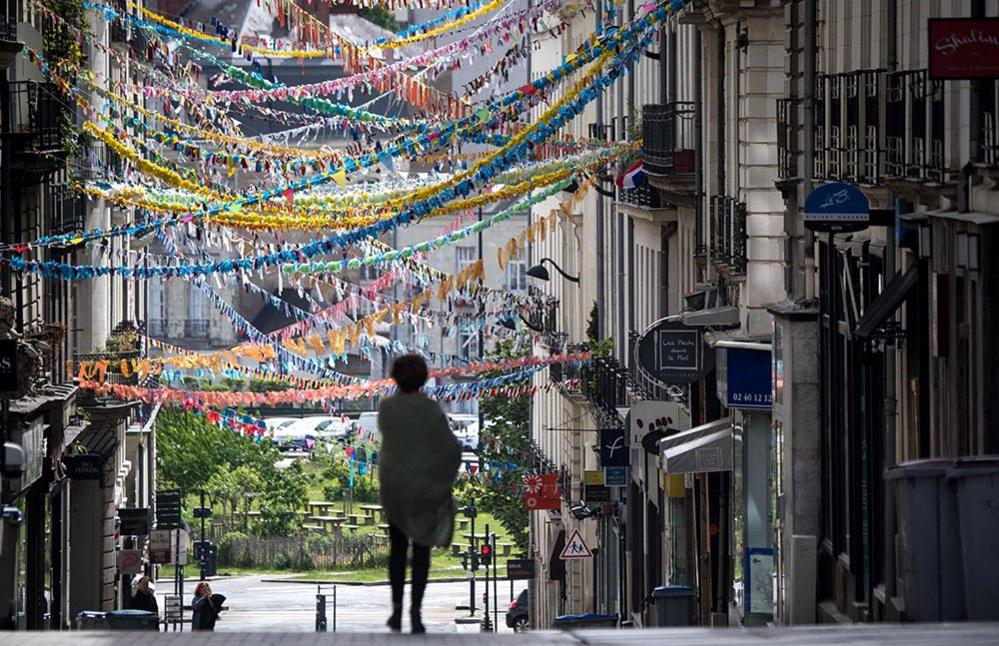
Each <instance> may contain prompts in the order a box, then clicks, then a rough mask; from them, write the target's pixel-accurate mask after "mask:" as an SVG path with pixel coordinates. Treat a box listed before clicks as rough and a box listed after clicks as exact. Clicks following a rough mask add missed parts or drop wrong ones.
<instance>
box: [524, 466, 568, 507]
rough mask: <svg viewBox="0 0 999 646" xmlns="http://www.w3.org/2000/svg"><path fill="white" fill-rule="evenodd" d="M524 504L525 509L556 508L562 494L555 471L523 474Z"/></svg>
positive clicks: (560, 502)
mask: <svg viewBox="0 0 999 646" xmlns="http://www.w3.org/2000/svg"><path fill="white" fill-rule="evenodd" d="M524 506H525V507H527V511H541V510H545V509H558V508H559V507H561V506H562V496H561V492H560V491H559V487H558V474H557V473H542V474H537V473H531V474H528V475H526V476H524Z"/></svg>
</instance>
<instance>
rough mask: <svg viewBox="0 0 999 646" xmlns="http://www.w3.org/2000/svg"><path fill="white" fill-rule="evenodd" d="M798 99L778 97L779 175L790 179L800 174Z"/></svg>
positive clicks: (781, 177)
mask: <svg viewBox="0 0 999 646" xmlns="http://www.w3.org/2000/svg"><path fill="white" fill-rule="evenodd" d="M797 109H798V101H797V100H796V99H777V177H778V178H779V179H790V178H792V177H797V176H798V158H797V154H798V153H799V152H800V150H801V149H800V146H799V142H798V126H797V121H798V119H797V116H798V114H797Z"/></svg>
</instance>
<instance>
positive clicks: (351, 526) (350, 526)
mask: <svg viewBox="0 0 999 646" xmlns="http://www.w3.org/2000/svg"><path fill="white" fill-rule="evenodd" d="M343 527H344V528H346V529H349V530H350V533H351V534H356V533H357V528H358V527H359V526H358V525H344V526H343Z"/></svg>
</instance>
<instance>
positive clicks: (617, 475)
mask: <svg viewBox="0 0 999 646" xmlns="http://www.w3.org/2000/svg"><path fill="white" fill-rule="evenodd" d="M627 484H628V467H604V486H607V487H624V486H627Z"/></svg>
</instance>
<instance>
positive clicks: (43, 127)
mask: <svg viewBox="0 0 999 646" xmlns="http://www.w3.org/2000/svg"><path fill="white" fill-rule="evenodd" d="M65 114H66V107H65V104H64V103H63V102H62V99H61V97H60V96H59V91H58V89H56V87H55V86H54V85H52V84H51V83H38V82H37V81H15V82H13V83H10V124H11V131H10V134H11V135H14V137H12V142H13V144H14V146H15V152H17V151H25V150H33V151H51V150H56V149H58V148H60V147H61V146H62V124H63V119H64V115H65Z"/></svg>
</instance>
